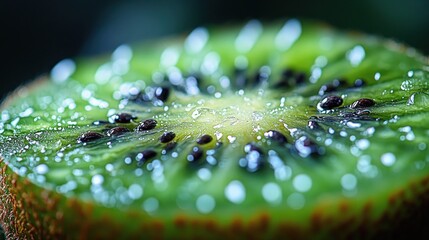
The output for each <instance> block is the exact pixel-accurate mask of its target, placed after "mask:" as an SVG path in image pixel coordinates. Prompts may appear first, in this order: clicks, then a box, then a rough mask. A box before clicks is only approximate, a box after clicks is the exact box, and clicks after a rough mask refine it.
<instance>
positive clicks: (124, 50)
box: [112, 44, 133, 62]
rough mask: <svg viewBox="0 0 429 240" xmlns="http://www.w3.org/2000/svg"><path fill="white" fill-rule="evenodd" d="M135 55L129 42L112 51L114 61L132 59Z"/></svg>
mask: <svg viewBox="0 0 429 240" xmlns="http://www.w3.org/2000/svg"><path fill="white" fill-rule="evenodd" d="M132 57H133V50H132V49H131V47H130V46H129V45H127V44H122V45H120V46H119V47H117V48H116V49H115V50H114V51H113V53H112V61H113V62H115V61H118V60H121V61H126V62H129V61H131V58H132Z"/></svg>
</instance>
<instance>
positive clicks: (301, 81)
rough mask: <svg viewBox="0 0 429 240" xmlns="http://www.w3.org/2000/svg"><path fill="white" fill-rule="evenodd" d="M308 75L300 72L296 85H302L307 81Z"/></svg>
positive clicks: (296, 76)
mask: <svg viewBox="0 0 429 240" xmlns="http://www.w3.org/2000/svg"><path fill="white" fill-rule="evenodd" d="M306 78H307V75H306V74H305V73H303V72H299V73H297V74H296V75H295V85H300V84H303V83H304V82H305V79H306Z"/></svg>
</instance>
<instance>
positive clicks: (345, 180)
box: [341, 173, 357, 191]
mask: <svg viewBox="0 0 429 240" xmlns="http://www.w3.org/2000/svg"><path fill="white" fill-rule="evenodd" d="M341 186H342V187H343V189H344V190H347V191H352V190H354V189H355V188H356V186H357V178H356V176H355V175H353V174H351V173H348V174H345V175H343V176H342V177H341Z"/></svg>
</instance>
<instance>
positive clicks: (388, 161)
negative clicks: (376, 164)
mask: <svg viewBox="0 0 429 240" xmlns="http://www.w3.org/2000/svg"><path fill="white" fill-rule="evenodd" d="M380 160H381V163H383V165H384V166H386V167H390V166H392V165H393V164H395V162H396V157H395V155H394V154H393V153H390V152H389V153H384V154H383V155H381V158H380Z"/></svg>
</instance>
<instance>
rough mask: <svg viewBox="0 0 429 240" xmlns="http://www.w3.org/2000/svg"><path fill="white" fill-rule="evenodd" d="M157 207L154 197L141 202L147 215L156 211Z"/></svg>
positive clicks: (157, 202) (157, 203)
mask: <svg viewBox="0 0 429 240" xmlns="http://www.w3.org/2000/svg"><path fill="white" fill-rule="evenodd" d="M158 207H159V201H158V200H157V199H156V198H154V197H150V198H148V199H146V200H145V201H144V202H143V209H144V210H145V211H146V212H148V213H153V212H155V211H156V210H158Z"/></svg>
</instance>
